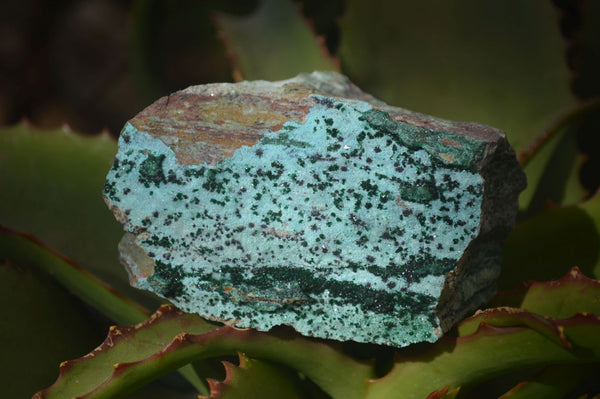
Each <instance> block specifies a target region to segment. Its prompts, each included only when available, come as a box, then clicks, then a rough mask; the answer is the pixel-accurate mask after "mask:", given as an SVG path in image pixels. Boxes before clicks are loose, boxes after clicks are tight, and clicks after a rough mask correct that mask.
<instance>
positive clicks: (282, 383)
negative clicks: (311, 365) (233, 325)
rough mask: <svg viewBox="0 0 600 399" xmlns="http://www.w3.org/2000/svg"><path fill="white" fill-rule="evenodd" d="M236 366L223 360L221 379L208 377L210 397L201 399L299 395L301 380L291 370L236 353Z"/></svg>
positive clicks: (241, 398) (295, 396)
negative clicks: (223, 368)
mask: <svg viewBox="0 0 600 399" xmlns="http://www.w3.org/2000/svg"><path fill="white" fill-rule="evenodd" d="M238 356H239V366H236V365H235V364H233V363H230V362H223V366H225V371H226V373H227V374H226V375H227V376H226V378H225V380H224V381H216V380H209V384H210V397H206V396H203V397H201V398H203V399H237V398H239V399H246V398H252V397H256V398H259V397H260V398H264V399H269V398H274V399H275V398H290V399H293V398H302V397H305V396H303V395H301V393H302V388H301V381H300V380H299V377H298V375H294V374H293V372H291V371H290V370H287V369H285V368H282V367H281V366H276V365H274V364H271V363H269V362H267V361H264V360H258V359H252V358H249V357H248V356H246V355H245V354H243V353H239V354H238Z"/></svg>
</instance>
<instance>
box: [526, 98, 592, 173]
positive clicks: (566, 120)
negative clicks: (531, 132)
mask: <svg viewBox="0 0 600 399" xmlns="http://www.w3.org/2000/svg"><path fill="white" fill-rule="evenodd" d="M597 110H600V98H593V99H591V100H588V101H585V102H582V103H579V104H577V105H575V106H573V107H571V108H569V109H568V110H566V111H565V112H563V113H562V114H561V115H560V116H559V117H558V118H556V119H555V120H554V121H553V122H552V123H551V124H550V126H549V127H548V128H547V129H545V130H544V131H543V132H542V133H541V134H540V135H539V136H537V137H536V139H535V140H534V142H533V143H532V144H531V145H530V146H529V147H528V148H527V149H525V150H523V151H521V153H520V154H519V162H520V163H521V167H523V168H524V167H525V166H527V164H529V162H530V161H531V160H532V159H533V158H534V157H535V155H536V154H537V153H538V152H539V150H540V149H541V148H542V147H543V146H544V145H545V144H547V143H548V142H549V141H550V140H551V139H552V138H553V137H554V136H555V135H556V134H557V133H558V132H560V131H561V130H562V129H564V128H565V127H566V126H567V125H569V124H570V123H573V122H574V121H577V120H580V119H582V118H583V117H585V116H586V115H587V114H589V113H591V112H593V111H597Z"/></svg>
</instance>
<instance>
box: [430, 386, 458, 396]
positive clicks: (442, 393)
mask: <svg viewBox="0 0 600 399" xmlns="http://www.w3.org/2000/svg"><path fill="white" fill-rule="evenodd" d="M449 389H450V387H449V386H445V387H444V388H443V389H440V390H437V391H435V392H432V393H430V394H429V395H427V399H444V398H448V399H453V398H456V396H457V395H458V393H459V391H460V387H456V388H454V389H453V390H451V391H449Z"/></svg>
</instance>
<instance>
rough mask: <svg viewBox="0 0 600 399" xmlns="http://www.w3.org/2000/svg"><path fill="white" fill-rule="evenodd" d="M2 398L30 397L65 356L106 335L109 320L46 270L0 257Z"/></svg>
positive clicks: (82, 350)
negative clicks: (46, 272)
mask: <svg viewBox="0 0 600 399" xmlns="http://www.w3.org/2000/svg"><path fill="white" fill-rule="evenodd" d="M0 292H1V293H2V321H1V322H0V325H1V326H0V343H1V345H2V349H0V353H1V355H0V370H2V372H1V373H0V385H1V386H2V395H1V396H2V397H6V398H27V397H31V395H32V394H33V392H35V390H36V389H41V388H43V387H44V386H47V385H49V384H51V383H52V381H54V379H55V378H56V374H57V370H56V366H57V364H58V363H60V362H61V361H63V360H65V359H68V358H72V357H76V356H81V354H82V353H85V352H86V350H89V348H90V346H93V345H95V344H96V343H97V342H98V340H100V339H102V335H103V334H102V331H103V330H104V329H105V328H106V327H105V324H104V320H102V319H100V318H98V317H94V316H92V315H91V314H90V312H89V310H88V309H86V308H85V307H84V306H83V304H82V303H81V302H80V301H79V300H77V298H75V297H73V296H72V295H69V294H68V293H67V292H65V291H64V290H63V289H62V288H61V287H60V286H58V285H56V284H54V282H53V281H52V280H51V279H50V278H48V276H45V275H44V274H42V273H38V272H36V271H35V270H30V269H28V268H26V267H25V265H22V264H20V263H17V262H11V263H3V262H2V261H1V260H0Z"/></svg>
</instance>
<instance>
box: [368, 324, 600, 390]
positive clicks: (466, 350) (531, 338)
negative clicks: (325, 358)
mask: <svg viewBox="0 0 600 399" xmlns="http://www.w3.org/2000/svg"><path fill="white" fill-rule="evenodd" d="M560 326H561V330H562V331H563V332H564V335H565V336H566V337H567V339H568V340H569V342H570V343H571V344H572V347H573V348H574V349H573V350H569V349H568V348H566V347H565V346H564V345H559V344H557V343H556V342H555V340H549V339H548V338H547V336H546V335H545V334H540V333H539V332H538V331H536V330H533V329H531V328H529V327H494V326H491V325H489V324H485V323H483V324H481V325H480V326H479V328H478V330H477V331H476V332H475V333H473V334H471V335H467V336H463V337H458V338H452V337H444V338H442V339H440V341H438V342H437V343H436V344H434V345H432V346H431V348H430V350H429V351H425V352H423V353H420V354H418V355H412V356H409V355H404V356H402V355H399V356H398V359H397V360H396V363H395V366H394V368H393V369H392V371H391V372H390V373H389V374H388V375H386V376H385V377H383V378H381V379H379V380H375V381H372V382H371V384H370V387H369V391H368V394H367V398H388V397H401V398H423V397H426V396H427V395H428V394H429V393H430V392H431V391H432V389H436V388H437V389H440V387H445V386H449V387H450V388H452V387H463V388H464V387H469V386H473V385H475V384H477V383H478V382H481V381H484V380H486V379H490V378H493V377H497V376H500V375H502V374H505V373H508V372H514V371H516V370H523V369H529V368H534V367H540V366H545V365H549V364H583V363H588V362H590V361H595V362H598V361H599V360H600V357H599V356H600V341H598V339H597V336H598V334H600V320H599V319H598V317H597V316H595V315H578V316H575V317H573V318H571V319H567V320H561V321H560ZM483 354H484V355H483Z"/></svg>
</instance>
